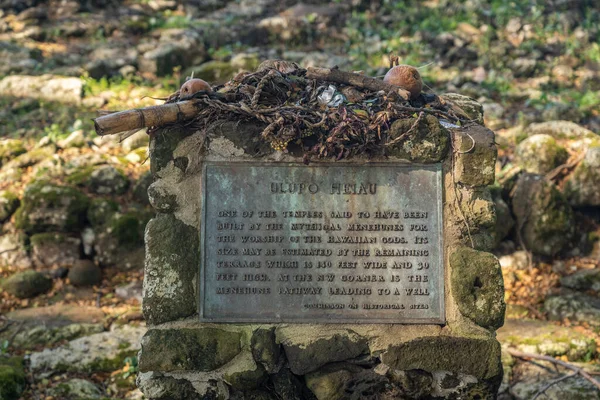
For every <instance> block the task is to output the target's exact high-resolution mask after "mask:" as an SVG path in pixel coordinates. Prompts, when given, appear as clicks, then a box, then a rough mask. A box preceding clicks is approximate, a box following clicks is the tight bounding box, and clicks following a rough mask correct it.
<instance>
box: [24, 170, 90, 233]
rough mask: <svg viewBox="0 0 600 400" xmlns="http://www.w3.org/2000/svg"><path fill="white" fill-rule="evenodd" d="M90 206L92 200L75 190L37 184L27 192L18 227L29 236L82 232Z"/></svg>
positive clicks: (68, 187) (67, 187)
mask: <svg viewBox="0 0 600 400" xmlns="http://www.w3.org/2000/svg"><path fill="white" fill-rule="evenodd" d="M88 205H89V199H88V197H87V196H86V195H85V194H83V193H81V192H80V191H79V190H77V189H75V188H73V187H70V186H61V185H55V184H52V183H47V182H35V183H32V184H31V185H29V186H27V188H26V189H25V194H24V196H23V199H22V201H21V206H20V207H19V209H18V210H17V212H16V215H15V225H16V227H17V228H19V229H23V230H25V231H27V232H29V233H40V232H48V231H57V232H70V231H78V230H79V229H80V228H81V227H82V226H83V224H84V223H85V216H86V212H87V208H88Z"/></svg>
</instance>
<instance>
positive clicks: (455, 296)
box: [137, 95, 505, 400]
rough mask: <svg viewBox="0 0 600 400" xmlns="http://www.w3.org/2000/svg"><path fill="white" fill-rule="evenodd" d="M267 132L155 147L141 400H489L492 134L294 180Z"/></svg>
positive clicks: (299, 169)
mask: <svg viewBox="0 0 600 400" xmlns="http://www.w3.org/2000/svg"><path fill="white" fill-rule="evenodd" d="M461 99H462V100H465V101H467V100H468V101H469V102H470V103H469V104H471V103H474V107H475V106H477V104H476V103H475V102H474V101H473V100H470V99H467V98H463V97H461V96H458V95H454V96H453V97H452V101H453V102H460V101H462V100H461ZM463 103H464V101H463ZM461 104H462V103H461ZM476 108H477V107H476ZM263 129H264V126H262V125H257V124H254V125H252V124H250V123H246V122H244V121H226V122H223V121H218V122H216V123H214V124H212V125H211V124H209V126H207V127H206V129H204V130H199V131H194V130H193V129H190V128H189V127H180V126H173V127H170V128H165V129H162V130H161V131H159V132H156V133H155V134H154V135H153V136H152V138H151V142H150V159H151V163H152V165H151V167H152V173H153V174H154V178H155V181H154V182H153V183H152V185H151V186H150V187H149V189H148V196H149V200H150V203H151V204H152V206H153V207H154V208H155V210H156V211H157V215H156V217H155V218H154V219H153V220H152V221H151V222H150V223H149V224H148V225H147V228H146V235H145V242H146V266H145V273H144V292H143V307H142V308H143V312H144V316H145V319H146V321H147V323H148V327H149V330H148V333H146V335H145V336H144V339H143V341H142V349H141V352H140V354H139V359H140V364H139V365H140V374H139V375H138V380H137V383H138V386H139V387H140V389H141V390H142V391H143V392H144V394H145V396H146V398H149V399H184V398H186V399H187V398H199V399H216V398H222V399H249V398H261V399H275V398H282V399H298V400H300V399H308V398H310V399H314V398H316V399H318V400H330V399H341V398H356V399H360V398H366V397H367V396H369V397H373V398H381V399H386V398H390V399H391V398H402V399H423V398H440V399H442V398H448V399H458V398H463V399H471V398H495V393H496V391H497V389H498V387H499V385H500V382H501V380H502V367H501V363H500V353H501V352H500V345H499V343H498V341H497V340H496V338H495V330H496V329H498V328H499V327H500V326H501V325H502V324H503V323H504V308H505V305H504V301H503V282H502V275H501V273H500V267H499V264H498V261H497V260H496V258H495V257H494V256H493V255H492V254H490V253H487V252H486V251H489V249H490V248H491V247H492V246H493V243H494V236H493V233H494V232H493V231H494V227H495V225H496V213H495V208H494V202H493V199H492V197H491V196H490V194H489V191H488V190H489V189H488V188H487V187H486V185H488V184H489V183H491V182H493V181H494V163H495V157H496V148H495V144H494V139H493V138H494V134H493V132H491V131H490V130H488V129H486V128H485V127H483V126H482V125H478V124H475V123H469V124H464V125H463V126H462V127H450V128H447V129H442V128H441V126H440V125H439V121H438V120H437V118H436V117H434V116H431V117H428V118H427V124H424V125H423V126H422V127H420V130H419V132H418V134H415V135H413V136H411V137H410V138H409V140H408V141H407V142H405V143H404V144H403V146H404V147H403V148H402V149H394V148H391V149H389V153H388V156H387V157H382V156H372V157H366V156H356V157H351V158H349V159H344V160H340V161H333V160H331V159H329V160H325V159H318V158H316V157H315V158H313V159H310V160H309V161H310V162H309V163H308V164H306V161H307V160H306V159H305V158H304V157H303V156H304V154H303V152H302V151H296V152H294V151H293V150H290V152H289V153H283V152H280V151H275V150H273V149H271V148H270V147H269V145H268V143H265V141H264V140H262V138H261V132H262V131H263ZM450 142H452V146H450ZM436 143H438V144H444V143H445V145H444V146H439V145H436ZM405 147H408V148H409V150H410V151H408V152H407V151H405V150H406V148H405ZM400 150H402V151H400ZM403 154H409V155H418V156H419V157H418V161H419V162H422V163H423V164H415V163H414V162H413V163H411V162H409V161H407V160H404V159H402V158H401V157H403ZM412 160H413V161H416V160H417V158H414V157H413V158H412ZM338 184H339V186H337V185H338ZM361 184H362V187H361ZM294 185H295V186H294ZM301 185H303V186H301ZM344 185H347V186H344ZM372 185H376V186H372ZM332 189H333V193H332ZM300 192H301V193H300ZM346 192H349V193H350V194H346ZM365 192H366V194H365ZM406 212H408V214H405V213H406ZM332 213H334V214H332ZM359 213H360V215H359ZM365 213H368V216H367V215H366V214H365ZM394 213H398V215H396V214H394ZM411 213H412V214H411ZM425 215H426V217H425ZM259 224H260V226H259ZM338 225H339V229H338ZM349 225H352V226H366V227H367V228H366V229H363V230H357V229H352V230H351V229H348V226H349ZM384 225H385V226H389V225H392V226H393V228H391V229H392V230H381V229H379V228H373V227H374V226H384ZM396 225H398V226H402V230H400V228H396V227H395V226H396ZM369 226H371V228H369ZM413 226H414V227H413ZM411 227H413V229H412V230H411ZM361 229H362V228H361ZM396 229H397V230H396ZM425 229H427V230H425ZM244 238H247V239H244ZM250 238H252V239H250ZM291 238H294V239H291ZM384 240H385V241H386V243H384ZM330 241H331V242H330ZM390 242H391V243H390ZM417 242H418V243H417ZM305 250H306V251H309V252H304V251H305ZM346 250H347V251H348V253H347V255H346V253H345V251H346ZM367 250H369V254H368V256H367V255H366V251H367ZM378 250H379V251H380V254H384V255H377V251H378ZM383 250H386V251H391V253H387V252H386V253H383ZM284 251H285V252H284ZM412 251H419V252H425V251H426V252H427V255H424V254H425V253H418V254H419V255H417V253H410V252H412ZM340 252H341V254H340ZM403 252H404V253H403ZM267 253H268V255H267ZM284 253H285V254H284ZM402 254H404V255H402ZM259 262H260V268H257V265H258V263H259ZM267 262H270V263H271V267H269V266H268V265H267ZM278 262H279V264H277V263H278ZM340 263H342V264H340ZM366 263H373V264H368V265H369V268H366V265H367V264H366ZM376 263H379V264H376ZM383 263H386V264H385V267H386V268H382V266H383ZM394 263H398V265H401V264H400V263H406V264H404V265H405V266H406V267H408V266H409V264H408V263H410V265H412V267H411V268H393V265H394ZM419 263H422V269H419ZM425 263H428V268H426V267H425ZM307 265H308V266H309V267H307ZM376 265H378V266H379V267H380V268H372V267H373V266H376ZM251 266H254V268H251ZM284 267H285V268H284ZM425 275H426V276H427V282H425V280H424V276H425ZM394 276H398V277H399V278H394ZM417 276H420V277H421V278H420V279H421V280H420V281H418V280H417V279H419V278H416V277H417ZM330 277H332V278H330ZM410 277H412V281H411V278H410ZM358 278H360V280H359V279H358ZM329 279H332V281H331V282H330V281H329ZM381 279H383V281H382V280H381ZM396 280H397V281H396ZM396 289H398V290H399V293H400V294H395V293H396ZM407 289H415V290H418V292H417V293H421V294H419V295H411V296H408V295H407V294H406V290H407ZM217 290H220V293H217ZM267 290H268V291H269V293H268V294H267V293H265V291H267ZM351 290H354V292H353V293H352V292H350V291H351ZM380 290H381V291H382V294H379V292H380ZM386 290H389V291H390V294H387V293H386ZM248 291H249V293H248V294H243V293H246V292H248ZM259 291H262V293H259ZM344 291H345V293H346V294H342V293H344ZM369 291H370V292H369ZM367 292H368V293H367ZM239 293H242V294H239ZM297 293H299V294H297ZM413 293H414V292H413ZM426 293H427V294H426ZM365 304H380V305H387V304H391V305H393V304H396V305H400V304H401V305H404V309H403V310H400V309H394V308H392V307H391V306H390V308H387V306H385V307H381V308H364V305H365ZM411 304H422V305H425V306H428V308H416V309H411V308H410V305H411ZM342 306H343V308H331V307H342Z"/></svg>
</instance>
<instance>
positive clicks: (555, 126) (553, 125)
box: [525, 121, 599, 140]
mask: <svg viewBox="0 0 600 400" xmlns="http://www.w3.org/2000/svg"><path fill="white" fill-rule="evenodd" d="M525 134H527V135H528V136H533V135H538V134H544V135H549V136H552V137H553V138H555V139H569V140H578V139H584V138H592V139H598V138H599V137H598V135H596V134H595V133H594V132H592V131H590V130H589V129H586V128H584V127H583V126H580V125H577V124H576V123H575V122H571V121H546V122H540V123H536V124H531V125H529V126H528V127H527V128H526V129H525Z"/></svg>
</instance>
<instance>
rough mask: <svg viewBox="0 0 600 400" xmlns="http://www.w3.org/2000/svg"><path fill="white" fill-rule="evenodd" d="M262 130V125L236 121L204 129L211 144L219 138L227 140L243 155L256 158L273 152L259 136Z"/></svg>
mask: <svg viewBox="0 0 600 400" xmlns="http://www.w3.org/2000/svg"><path fill="white" fill-rule="evenodd" d="M263 129H264V126H263V125H260V124H256V123H245V124H243V125H241V124H239V123H237V121H225V122H217V123H214V124H211V125H210V126H209V127H208V128H207V129H206V136H207V137H208V138H209V140H211V141H213V142H214V141H215V140H217V139H220V138H224V139H227V140H228V141H230V142H231V143H233V145H234V146H235V147H236V148H238V149H242V150H243V151H244V153H246V154H249V155H252V156H258V155H264V154H270V153H272V152H273V148H272V147H271V145H270V144H269V143H268V142H266V141H265V140H264V139H262V137H261V135H260V134H261V132H262V131H263ZM213 144H214V143H213ZM212 147H214V146H211V150H212ZM196 152H197V151H196ZM188 158H189V156H188Z"/></svg>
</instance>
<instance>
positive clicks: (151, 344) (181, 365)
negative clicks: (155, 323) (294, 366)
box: [139, 328, 264, 372]
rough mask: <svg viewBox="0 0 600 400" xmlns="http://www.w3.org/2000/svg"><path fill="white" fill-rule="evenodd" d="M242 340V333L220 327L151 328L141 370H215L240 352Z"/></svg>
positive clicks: (145, 341) (141, 358)
mask: <svg viewBox="0 0 600 400" xmlns="http://www.w3.org/2000/svg"><path fill="white" fill-rule="evenodd" d="M240 340H241V334H240V333H237V332H230V331H226V330H223V329H217V328H198V329H189V328H185V329H151V330H149V331H148V332H147V333H146V335H145V336H144V338H143V340H142V352H141V356H140V363H139V366H140V371H142V372H145V371H185V370H195V371H212V370H215V369H217V368H219V367H222V366H223V365H225V364H227V363H228V362H229V361H231V360H232V359H233V358H234V357H235V356H237V355H238V354H239V353H240V351H241V342H240ZM263 372H264V369H263Z"/></svg>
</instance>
